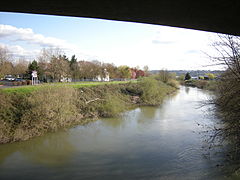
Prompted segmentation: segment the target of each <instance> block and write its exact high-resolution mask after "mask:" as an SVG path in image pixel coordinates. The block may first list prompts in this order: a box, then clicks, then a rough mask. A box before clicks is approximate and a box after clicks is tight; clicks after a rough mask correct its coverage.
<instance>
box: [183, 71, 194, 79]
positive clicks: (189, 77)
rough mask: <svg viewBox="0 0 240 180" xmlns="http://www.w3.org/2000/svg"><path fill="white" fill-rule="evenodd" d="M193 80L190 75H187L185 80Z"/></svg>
mask: <svg viewBox="0 0 240 180" xmlns="http://www.w3.org/2000/svg"><path fill="white" fill-rule="evenodd" d="M191 78H192V77H191V76H190V73H186V75H185V78H184V80H190V79H191Z"/></svg>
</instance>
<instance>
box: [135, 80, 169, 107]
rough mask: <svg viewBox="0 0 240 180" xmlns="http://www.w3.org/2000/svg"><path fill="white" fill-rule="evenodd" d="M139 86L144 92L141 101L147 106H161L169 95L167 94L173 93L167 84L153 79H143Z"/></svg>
mask: <svg viewBox="0 0 240 180" xmlns="http://www.w3.org/2000/svg"><path fill="white" fill-rule="evenodd" d="M139 86H140V88H141V89H142V92H143V93H142V95H141V96H140V98H141V101H142V103H143V104H146V105H158V104H161V102H162V101H163V98H164V97H165V96H166V95H167V92H170V91H171V88H170V87H169V86H167V85H166V84H165V83H163V82H161V81H157V80H156V79H153V78H151V77H149V78H142V79H141V80H140V82H139Z"/></svg>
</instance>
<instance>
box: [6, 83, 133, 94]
mask: <svg viewBox="0 0 240 180" xmlns="http://www.w3.org/2000/svg"><path fill="white" fill-rule="evenodd" d="M128 82H129V81H111V82H93V81H91V82H76V83H46V84H41V85H37V86H18V87H11V88H4V89H3V92H6V93H21V94H28V93H31V92H33V91H36V90H40V89H44V88H50V87H52V86H54V87H56V88H58V87H64V86H69V87H73V88H82V87H92V86H99V85H106V84H126V83H128ZM132 82H133V83H134V82H135V81H132Z"/></svg>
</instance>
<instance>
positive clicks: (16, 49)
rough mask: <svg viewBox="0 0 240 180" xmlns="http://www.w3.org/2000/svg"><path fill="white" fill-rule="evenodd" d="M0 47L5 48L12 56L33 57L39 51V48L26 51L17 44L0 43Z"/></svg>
mask: <svg viewBox="0 0 240 180" xmlns="http://www.w3.org/2000/svg"><path fill="white" fill-rule="evenodd" d="M0 48H4V49H5V48H6V49H7V50H8V51H9V53H10V54H11V55H13V57H25V58H33V57H35V56H36V54H38V53H39V50H34V51H28V50H26V49H24V48H23V47H22V46H19V45H6V44H3V43H0Z"/></svg>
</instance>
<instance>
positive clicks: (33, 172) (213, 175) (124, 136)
mask: <svg viewBox="0 0 240 180" xmlns="http://www.w3.org/2000/svg"><path fill="white" fill-rule="evenodd" d="M209 96H210V95H209V94H208V92H204V91H202V90H199V89H197V88H191V87H181V89H180V91H179V93H177V94H176V95H173V96H171V97H169V98H167V99H166V100H165V101H164V103H163V104H162V105H161V106H158V107H152V106H151V107H141V108H136V109H134V110H131V111H129V112H126V113H124V115H123V116H121V117H118V118H107V119H101V120H98V121H96V122H94V123H90V124H88V125H85V126H77V127H75V128H72V129H69V130H67V131H61V132H58V133H50V134H47V135H45V136H42V137H37V138H34V139H32V140H30V141H26V142H19V143H13V144H6V145H1V146H0V179H43V178H44V179H67V178H69V179H113V178H114V179H219V178H223V174H222V171H221V170H220V169H219V168H216V165H218V164H221V161H223V160H222V158H221V156H218V155H216V156H211V158H209V156H205V155H204V152H203V149H202V146H203V140H204V139H202V136H201V134H199V132H201V131H202V130H203V129H202V128H200V127H199V126H198V125H197V124H198V123H204V124H208V125H214V123H215V122H216V121H217V119H215V118H214V117H213V116H211V115H209V114H206V113H205V111H206V110H207V109H206V107H201V108H199V103H200V102H201V101H202V100H206V99H207V98H209Z"/></svg>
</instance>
